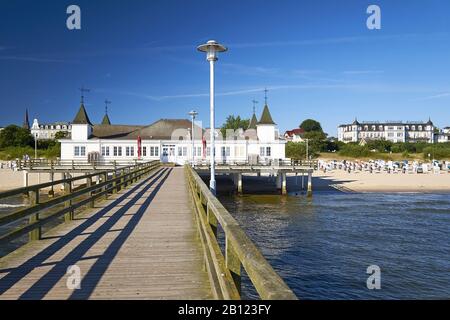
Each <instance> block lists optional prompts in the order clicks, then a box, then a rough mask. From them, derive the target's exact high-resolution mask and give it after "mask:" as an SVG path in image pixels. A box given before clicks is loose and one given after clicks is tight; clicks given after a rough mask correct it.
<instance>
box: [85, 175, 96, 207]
mask: <svg viewBox="0 0 450 320" xmlns="http://www.w3.org/2000/svg"><path fill="white" fill-rule="evenodd" d="M86 186H87V187H88V188H89V187H92V177H87V178H86ZM92 194H93V192H92V191H90V192H89V197H92ZM93 207H94V200H91V202H89V208H93Z"/></svg>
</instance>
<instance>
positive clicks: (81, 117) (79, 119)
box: [72, 103, 92, 125]
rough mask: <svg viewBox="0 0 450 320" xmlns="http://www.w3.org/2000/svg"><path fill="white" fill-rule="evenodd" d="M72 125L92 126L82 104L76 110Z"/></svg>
mask: <svg viewBox="0 0 450 320" xmlns="http://www.w3.org/2000/svg"><path fill="white" fill-rule="evenodd" d="M72 124H90V125H92V123H91V121H90V120H89V117H88V115H87V112H86V109H85V108H84V105H83V103H82V104H81V105H80V109H79V110H78V113H77V115H76V116H75V119H73V121H72Z"/></svg>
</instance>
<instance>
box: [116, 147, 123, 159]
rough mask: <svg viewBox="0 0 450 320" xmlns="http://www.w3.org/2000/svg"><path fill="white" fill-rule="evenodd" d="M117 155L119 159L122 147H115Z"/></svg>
mask: <svg viewBox="0 0 450 320" xmlns="http://www.w3.org/2000/svg"><path fill="white" fill-rule="evenodd" d="M117 155H118V156H119V157H121V156H122V147H117Z"/></svg>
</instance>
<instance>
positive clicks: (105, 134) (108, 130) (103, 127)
mask: <svg viewBox="0 0 450 320" xmlns="http://www.w3.org/2000/svg"><path fill="white" fill-rule="evenodd" d="M143 127H144V126H133V125H109V124H98V125H94V126H93V127H92V135H91V138H98V139H123V138H125V137H126V136H127V135H128V134H130V133H131V132H133V131H136V130H138V129H140V128H143Z"/></svg>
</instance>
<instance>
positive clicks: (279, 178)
mask: <svg viewBox="0 0 450 320" xmlns="http://www.w3.org/2000/svg"><path fill="white" fill-rule="evenodd" d="M275 181H276V185H277V190H281V172H278V173H277V177H276V180H275Z"/></svg>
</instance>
